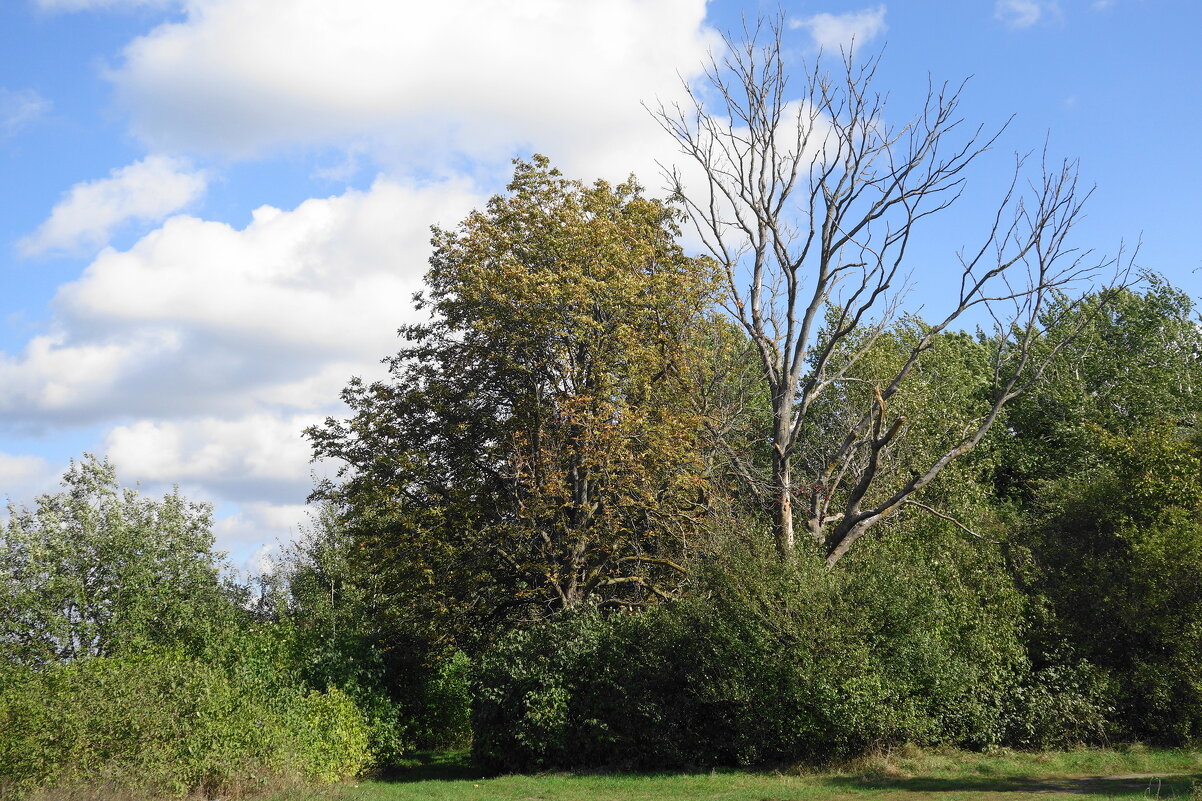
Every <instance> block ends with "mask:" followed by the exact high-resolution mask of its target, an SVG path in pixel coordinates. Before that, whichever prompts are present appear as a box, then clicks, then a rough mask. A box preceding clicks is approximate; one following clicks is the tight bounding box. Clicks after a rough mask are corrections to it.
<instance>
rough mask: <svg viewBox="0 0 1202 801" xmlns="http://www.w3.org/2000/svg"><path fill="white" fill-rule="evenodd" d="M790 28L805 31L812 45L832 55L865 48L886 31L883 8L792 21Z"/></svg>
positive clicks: (820, 15)
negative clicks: (810, 38) (811, 40)
mask: <svg viewBox="0 0 1202 801" xmlns="http://www.w3.org/2000/svg"><path fill="white" fill-rule="evenodd" d="M789 26H790V27H792V28H805V29H806V30H808V31H809V32H810V36H811V37H813V39H814V44H815V45H817V46H818V47H820V48H822V49H823V50H824V51H827V52H831V53H840V52H850V51H851V50H852V49H853V47H855V48H860V47H863V46H865V45H867V44H868V43H869V42H871V41H872V40H873V39H875V38H876V37H878V36H880V35H881V34H882V33H884V32H885V6H884V4H881V5H879V6H877V7H876V8H866V9H863V10H862V11H849V12H847V13H846V14H826V13H823V14H815V15H813V16H812V17H805V18H803V19H796V20H791V21H790V22H789Z"/></svg>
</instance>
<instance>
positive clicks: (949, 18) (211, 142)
mask: <svg viewBox="0 0 1202 801" xmlns="http://www.w3.org/2000/svg"><path fill="white" fill-rule="evenodd" d="M778 9H779V10H780V11H781V12H783V14H784V15H785V18H786V21H787V29H786V32H785V45H786V48H787V53H788V58H789V60H790V64H791V65H793V66H794V67H795V68H796V69H797V70H799V71H800V70H804V69H805V65H806V64H808V63H811V62H812V61H813V60H814V59H828V58H829V54H831V53H837V52H839V49H840V47H844V48H846V47H849V46H851V45H852V43H853V42H854V46H855V48H856V49H857V51H858V52H861V53H871V54H875V53H880V54H881V64H880V67H879V70H878V77H877V86H878V88H880V89H882V90H883V91H887V92H888V93H889V100H888V104H887V107H886V113H887V114H889V115H891V121H892V122H896V123H902V122H904V121H905V120H906V119H908V118H909V117H910V116H911V115H913V114H914V113H915V112H916V111H917V110H918V109H919V107H920V106H919V105H916V104H919V103H920V102H921V100H922V98H923V97H924V96H925V93H926V91H927V87H928V82H929V81H934V82H935V83H936V84H940V83H942V82H944V81H948V82H951V83H952V84H959V83H960V82H961V81H962V80H964V79H966V78H967V79H969V80H968V84H967V86H966V87H965V89H964V92H963V100H962V106H961V110H962V114H963V116H964V118H965V120H966V124H972V125H973V126H975V125H977V124H981V125H984V126H985V129H986V130H987V131H994V130H997V129H999V128H1001V127H1002V126H1006V127H1005V130H1004V132H1003V133H1002V135H1001V136H1000V137H999V140H998V142H997V145H996V146H995V148H994V149H993V150H992V151H991V152H990V153H988V154H986V156H985V157H984V158H982V159H981V160H980V162H979V163H978V164H977V165H975V167H974V171H973V173H972V174H970V183H969V185H968V191H967V192H966V195H965V197H964V199H963V200H962V201H961V202H960V203H959V204H958V205H957V206H956V207H955V208H954V209H953V210H951V211H949V212H948V213H947V214H945V215H943V218H942V219H941V220H940V221H938V222H936V223H934V224H933V225H932V226H931V227H930V228H929V229H928V230H927V231H925V232H924V237H925V238H924V239H923V240H922V242H921V244H920V246H919V247H917V248H916V249H915V251H914V254H915V255H914V256H913V258H912V260H913V261H914V265H913V268H914V274H915V275H916V276H919V278H918V279H917V283H918V288H917V290H916V291H915V293H914V294H913V296H912V302H913V303H914V304H915V305H916V306H918V307H920V308H921V310H922V311H923V312H926V311H927V310H928V305H929V306H930V312H931V314H932V316H933V315H934V313H935V312H937V311H938V304H939V300H940V295H939V287H940V278H941V277H943V276H949V277H954V273H949V272H948V269H949V267H951V268H952V269H954V267H952V265H954V261H953V260H952V257H953V256H954V253H955V252H956V250H957V249H958V248H960V247H961V246H964V245H966V244H969V241H968V239H967V237H969V236H970V232H971V231H972V229H973V226H974V224H976V225H979V223H980V220H982V219H983V217H982V215H983V214H985V213H987V211H988V209H989V203H990V201H993V200H996V192H997V189H998V187H999V186H1000V185H1001V184H1002V183H1004V182H1005V181H1006V180H1008V178H1009V175H1010V171H1009V170H1010V166H1011V165H1012V163H1013V160H1014V156H1015V154H1016V153H1027V152H1032V151H1034V152H1035V153H1036V154H1037V155H1038V154H1039V153H1041V152H1043V149H1044V148H1045V146H1046V149H1047V152H1048V154H1049V157H1050V158H1051V159H1052V160H1053V161H1059V160H1061V159H1073V160H1077V161H1078V162H1079V168H1080V173H1081V180H1082V182H1083V184H1084V185H1085V186H1086V187H1089V186H1093V187H1094V191H1093V195H1092V196H1091V197H1090V200H1089V203H1088V205H1087V207H1086V215H1087V216H1086V217H1085V219H1084V220H1083V221H1082V223H1081V224H1080V225H1079V226H1078V228H1077V230H1076V232H1075V242H1076V245H1077V246H1078V247H1081V248H1083V249H1093V250H1094V251H1096V252H1097V253H1099V254H1111V255H1113V254H1116V253H1118V252H1119V251H1120V249H1122V248H1125V249H1126V252H1127V253H1128V254H1129V253H1131V250H1132V246H1133V245H1134V244H1135V243H1137V242H1139V243H1141V244H1140V249H1139V252H1138V256H1137V258H1136V265H1137V266H1138V267H1140V268H1142V269H1147V270H1152V271H1155V272H1157V273H1160V274H1162V275H1163V276H1165V277H1166V278H1168V279H1169V280H1170V281H1171V282H1172V283H1174V284H1175V285H1177V286H1178V287H1180V288H1181V289H1183V290H1185V291H1186V292H1188V293H1189V294H1190V295H1191V296H1193V297H1198V296H1199V292H1200V290H1202V285H1200V282H1202V237H1199V236H1198V235H1197V232H1198V230H1199V224H1198V221H1197V217H1198V215H1199V212H1200V211H1202V202H1200V201H1199V196H1198V187H1199V186H1202V155H1200V153H1202V148H1200V147H1199V144H1198V137H1199V134H1200V132H1202V53H1200V51H1199V49H1198V46H1197V33H1198V31H1199V30H1202V3H1199V2H1197V0H905V1H904V2H903V1H902V0H892V2H886V3H877V4H865V3H863V2H841V1H840V0H827V1H825V2H810V1H809V0H786V1H785V2H784V4H783V5H781V6H778V5H777V4H776V3H775V2H773V3H771V4H770V3H767V2H759V3H757V2H755V0H742V2H738V1H737V0H712V1H711V2H708V3H707V2H705V1H704V0H441V1H440V2H438V3H410V2H397V0H340V1H339V2H336V3H334V2H330V1H329V0H0V499H3V498H9V499H11V500H12V501H14V502H17V503H25V504H29V503H31V502H32V500H33V499H34V497H35V496H36V495H38V494H39V493H43V492H48V491H54V490H55V489H56V487H57V482H58V478H59V476H61V474H62V472H63V470H64V469H65V468H66V466H67V464H68V463H69V461H70V460H71V459H72V458H78V457H79V456H80V455H81V454H83V453H84V452H90V453H95V454H98V455H106V456H107V457H108V458H109V459H110V460H111V461H112V462H113V463H114V465H115V466H116V468H117V470H118V473H119V476H120V478H121V480H122V482H123V483H125V484H127V485H135V484H136V485H137V486H138V487H140V488H141V489H142V490H143V491H144V492H148V493H153V494H160V493H162V492H164V491H169V490H170V487H171V486H172V485H178V486H179V487H180V489H181V491H182V492H183V493H184V494H185V495H186V496H187V497H189V498H191V499H194V500H203V501H207V502H210V503H212V504H214V508H215V515H216V518H217V522H216V526H215V532H214V533H215V536H216V539H217V546H218V548H220V549H222V550H225V551H227V552H228V553H229V554H230V558H231V561H232V562H233V564H235V565H236V566H238V567H241V568H244V569H248V570H256V569H261V568H262V567H263V566H264V565H265V564H267V561H266V560H267V558H268V557H269V556H270V554H271V553H272V552H273V551H274V550H275V549H277V548H278V547H279V543H281V542H284V541H287V540H288V539H289V538H291V537H293V536H295V534H296V533H297V531H298V530H299V528H300V527H301V526H304V525H306V521H307V519H308V517H307V516H308V513H309V510H308V509H307V507H306V505H305V499H306V496H307V495H308V494H309V492H310V490H311V489H312V486H313V482H314V478H315V476H316V477H321V476H327V475H332V474H333V472H334V466H332V465H328V464H314V463H312V462H311V460H310V452H309V447H308V445H307V443H306V442H305V441H304V440H303V438H302V437H301V431H302V430H303V429H304V428H305V427H306V426H308V425H311V424H313V423H316V422H319V421H321V420H323V419H324V418H325V417H326V416H327V415H339V414H341V413H342V411H343V408H342V407H341V406H340V404H339V400H338V393H339V390H340V389H341V388H342V387H343V386H345V385H346V383H347V381H348V379H349V378H350V377H351V376H356V375H357V376H365V377H369V378H372V377H378V376H381V375H382V367H381V366H380V360H381V359H382V358H384V357H385V356H388V355H389V354H392V353H394V352H395V351H396V350H397V349H398V347H399V344H400V343H399V341H398V339H397V336H396V330H397V328H398V327H399V326H401V325H404V324H406V323H409V322H413V321H415V320H417V319H418V318H417V316H416V312H415V311H414V309H413V307H412V302H411V298H412V295H413V293H414V292H415V291H418V290H419V289H420V288H421V281H422V275H423V273H424V271H425V268H426V263H427V259H428V257H429V235H430V226H431V225H433V224H439V225H442V226H444V227H449V226H453V225H455V224H456V223H457V222H458V221H459V220H461V219H462V218H463V217H464V216H466V214H467V213H468V212H469V211H471V210H472V209H473V208H477V207H479V206H481V205H482V204H483V203H484V202H485V201H486V200H487V198H488V197H489V196H490V195H491V194H493V193H496V192H498V191H501V190H502V189H503V187H504V185H505V183H506V179H507V177H508V176H509V174H510V172H511V160H512V159H513V158H515V157H528V156H529V155H530V154H532V153H536V152H537V153H543V154H545V155H547V156H549V157H550V158H551V160H552V162H553V163H554V164H555V165H556V166H558V167H559V168H560V169H562V170H563V171H564V172H565V173H566V174H567V175H569V176H571V177H576V178H581V179H584V180H587V181H592V180H594V179H596V178H605V179H607V180H611V181H617V180H621V179H623V178H624V177H626V176H627V175H629V174H631V173H633V174H635V175H637V176H638V177H639V179H640V180H641V181H642V183H643V184H644V185H645V186H647V187H648V188H649V189H650V190H651V191H652V194H656V193H658V192H659V191H660V189H661V188H662V186H663V184H664V182H663V179H662V174H661V171H660V170H661V168H660V167H659V166H657V165H670V164H672V163H674V159H676V154H675V150H674V144H673V142H672V141H671V139H670V138H668V137H667V136H666V135H665V134H664V133H663V132H662V131H661V130H660V129H659V128H658V127H657V126H656V124H655V123H654V120H653V119H652V118H651V116H650V115H649V114H648V112H647V110H646V106H647V105H650V106H656V105H657V104H659V103H667V104H670V103H672V102H674V101H676V100H678V99H680V98H681V96H682V95H681V93H682V81H695V80H696V79H697V78H698V76H699V74H700V68H701V65H702V63H703V61H704V59H705V58H706V56H707V54H708V53H711V52H716V51H718V50H719V49H720V48H721V46H722V45H721V41H722V40H721V33H722V32H723V31H730V30H736V29H737V28H738V26H739V25H740V24H741V23H740V20H741V19H742V18H743V17H749V18H754V17H756V16H757V15H759V14H764V13H768V14H772V13H775V12H776V11H777V10H778ZM1007 121H1009V123H1008V124H1007Z"/></svg>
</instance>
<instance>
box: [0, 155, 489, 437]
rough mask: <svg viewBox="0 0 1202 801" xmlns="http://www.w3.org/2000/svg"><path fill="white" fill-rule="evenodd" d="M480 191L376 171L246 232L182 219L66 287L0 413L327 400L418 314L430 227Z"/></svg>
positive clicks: (263, 211)
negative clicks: (358, 184) (51, 324)
mask: <svg viewBox="0 0 1202 801" xmlns="http://www.w3.org/2000/svg"><path fill="white" fill-rule="evenodd" d="M481 201H482V198H480V197H479V196H478V195H476V194H474V193H473V192H472V191H471V189H470V187H469V185H468V184H467V183H466V182H444V183H439V184H430V185H426V186H422V187H407V186H402V185H400V184H398V183H396V182H392V181H388V180H385V179H380V180H378V181H377V182H376V183H375V184H374V185H373V186H372V187H371V189H370V190H368V191H353V190H352V191H347V192H346V193H344V194H342V195H339V196H336V197H330V198H324V199H313V200H308V201H306V202H304V203H302V204H301V205H300V206H298V207H297V208H296V209H294V210H291V211H282V210H279V209H275V208H271V207H267V206H264V207H262V208H260V209H258V210H256V211H255V213H254V219H253V221H252V222H251V223H250V224H249V225H247V226H246V227H245V228H243V229H235V228H233V227H231V226H229V225H226V224H224V223H218V222H210V221H205V220H200V219H197V218H195V217H189V216H177V217H173V218H171V219H169V220H167V222H166V223H164V224H163V225H162V226H161V227H160V228H158V229H156V230H155V231H153V232H151V233H150V234H148V235H146V236H144V237H143V238H142V239H141V240H139V241H138V242H137V243H136V244H135V245H134V246H133V247H131V248H130V249H129V250H127V251H116V250H112V249H107V250H105V251H103V252H102V253H101V254H100V255H99V256H97V258H96V259H95V260H94V261H93V262H92V264H91V265H90V266H89V267H88V268H87V270H86V271H85V272H84V274H83V275H82V276H81V277H80V278H79V279H78V280H77V281H75V282H72V283H69V284H66V285H64V286H62V287H60V289H59V291H58V294H57V296H56V299H55V301H54V309H55V314H56V318H55V319H56V323H55V325H56V330H55V331H54V332H52V333H49V334H45V335H42V336H39V337H36V338H34V339H33V340H31V342H30V343H29V344H28V345H27V346H26V348H25V350H24V352H23V353H22V354H20V355H6V354H3V353H0V422H2V421H4V420H9V421H14V420H16V421H22V422H24V423H26V424H29V423H30V422H31V421H34V420H40V421H42V422H43V423H44V424H55V423H59V424H61V423H80V422H98V421H103V420H106V419H112V418H114V417H125V418H127V419H128V418H129V417H130V416H141V417H150V418H156V419H165V418H185V417H190V416H195V415H221V416H237V415H245V414H250V413H253V412H257V411H261V410H263V409H272V410H279V409H282V410H290V411H289V413H295V412H303V411H308V410H313V409H322V408H326V407H327V406H328V405H329V404H331V403H333V402H334V401H335V399H336V397H337V393H338V389H339V388H341V387H342V386H343V385H345V383H346V380H347V378H349V377H350V375H352V374H355V373H362V372H364V371H376V370H378V369H379V368H378V366H377V362H378V360H379V359H380V358H381V357H383V356H386V355H388V354H389V353H391V352H394V351H395V350H396V347H397V340H396V329H397V328H398V327H399V326H400V325H402V324H404V323H406V322H412V321H413V320H414V319H416V318H415V316H414V311H413V309H412V303H411V299H412V295H413V293H414V292H415V291H417V290H418V289H420V287H421V279H422V276H423V275H424V273H425V270H426V262H427V258H428V256H429V237H430V233H429V226H430V224H431V223H435V222H439V223H442V224H445V225H453V224H455V223H456V222H458V221H459V220H460V219H462V218H463V217H464V216H465V215H466V213H467V212H468V211H469V210H470V209H471V208H473V207H476V206H478V205H480V203H481Z"/></svg>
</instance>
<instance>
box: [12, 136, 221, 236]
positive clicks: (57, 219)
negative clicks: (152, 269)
mask: <svg viewBox="0 0 1202 801" xmlns="http://www.w3.org/2000/svg"><path fill="white" fill-rule="evenodd" d="M207 184H208V177H207V176H206V174H205V173H204V172H203V171H197V170H194V169H192V166H191V164H190V163H189V162H187V161H186V160H184V159H180V158H174V157H170V156H161V155H152V156H147V157H146V158H144V159H142V160H141V161H136V162H134V163H133V164H130V165H128V166H126V167H121V168H119V169H115V170H113V171H112V172H110V173H109V177H107V178H102V179H100V180H96V181H85V182H83V183H78V184H76V185H75V186H73V187H71V189H70V190H69V191H68V192H67V193H66V194H65V196H64V197H63V199H62V200H61V201H59V202H58V204H57V205H55V207H54V209H53V210H52V211H51V212H50V217H49V218H48V219H47V220H46V221H45V222H43V223H42V224H41V225H40V226H39V227H38V229H37V230H36V231H34V232H33V233H32V234H30V235H29V236H27V237H25V238H24V239H22V240H21V241H20V242H19V243H18V247H19V248H20V250H21V252H22V253H23V254H24V255H26V256H32V255H36V254H40V253H47V252H59V253H68V254H75V253H80V252H84V251H87V250H95V249H97V248H99V247H100V246H102V245H104V244H105V243H107V242H108V241H109V238H110V237H111V236H112V234H113V232H114V231H115V230H116V229H117V228H118V227H119V226H120V225H121V224H122V223H125V222H128V221H137V222H142V223H148V222H158V221H160V220H162V219H164V218H165V217H166V216H167V215H169V214H171V213H173V212H175V211H178V210H179V209H181V208H183V207H185V206H187V205H188V204H190V203H192V202H194V201H195V200H197V199H198V198H199V197H200V196H201V195H203V194H204V191H205V188H206V186H207Z"/></svg>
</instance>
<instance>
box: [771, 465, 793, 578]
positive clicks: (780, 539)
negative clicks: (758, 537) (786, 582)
mask: <svg viewBox="0 0 1202 801" xmlns="http://www.w3.org/2000/svg"><path fill="white" fill-rule="evenodd" d="M772 492H773V495H774V496H775V498H774V499H775V502H774V503H773V506H774V509H773V520H772V529H773V534H774V535H775V537H776V553H777V555H778V556H780V558H781V559H782V560H783V559H788V558H789V557H791V556H792V555H793V474H792V465H791V464H790V459H789V457H788V456H786V455H785V454H784V453H782V452H781V449H780V447H779V445H777V446H774V447H773V449H772Z"/></svg>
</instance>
